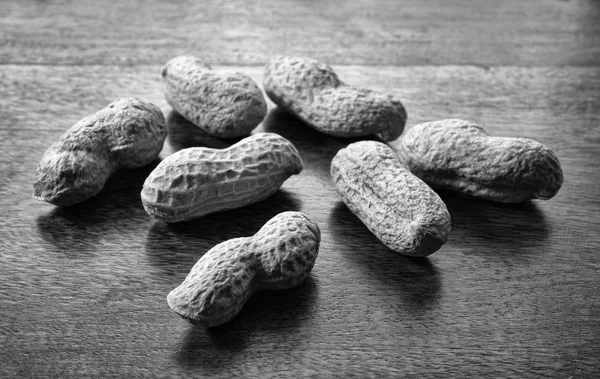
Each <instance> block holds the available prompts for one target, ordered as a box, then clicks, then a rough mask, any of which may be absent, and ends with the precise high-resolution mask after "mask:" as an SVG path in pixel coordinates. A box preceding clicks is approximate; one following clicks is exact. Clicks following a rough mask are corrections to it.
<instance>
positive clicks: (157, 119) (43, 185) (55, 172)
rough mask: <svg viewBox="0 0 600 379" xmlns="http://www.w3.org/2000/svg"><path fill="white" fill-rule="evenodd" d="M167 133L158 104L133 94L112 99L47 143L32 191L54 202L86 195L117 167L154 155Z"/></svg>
mask: <svg viewBox="0 0 600 379" xmlns="http://www.w3.org/2000/svg"><path fill="white" fill-rule="evenodd" d="M166 136H167V129H166V126H165V119H164V117H163V114H162V112H161V110H160V109H159V108H158V107H157V106H155V105H153V104H151V103H148V102H144V101H142V100H139V99H134V98H123V99H119V100H117V101H114V102H113V103H111V104H109V105H108V106H107V107H106V108H104V109H102V110H100V111H98V112H97V113H95V114H93V115H91V116H88V117H85V118H83V119H82V120H80V121H79V122H77V123H76V124H75V125H73V126H72V127H71V128H70V129H69V130H67V131H66V132H65V134H63V135H62V136H61V137H60V138H59V139H58V140H57V141H56V142H54V143H53V144H52V145H51V146H50V147H49V148H48V150H47V151H46V153H45V154H44V156H43V157H42V159H41V161H40V163H39V165H38V168H37V172H36V177H35V181H34V183H33V190H34V192H33V196H34V198H35V199H38V200H43V201H47V202H49V203H51V204H55V205H59V206H68V205H72V204H76V203H79V202H81V201H84V200H86V199H89V198H91V197H93V196H95V195H96V194H98V192H100V191H101V190H102V188H103V187H104V184H105V183H106V181H107V180H108V178H109V177H110V175H111V174H112V173H113V172H114V171H116V170H117V169H120V168H125V169H133V168H140V167H143V166H146V165H148V164H150V163H151V162H152V161H154V160H155V159H156V158H157V157H158V154H159V153H160V151H161V149H162V147H163V142H164V140H165V138H166Z"/></svg>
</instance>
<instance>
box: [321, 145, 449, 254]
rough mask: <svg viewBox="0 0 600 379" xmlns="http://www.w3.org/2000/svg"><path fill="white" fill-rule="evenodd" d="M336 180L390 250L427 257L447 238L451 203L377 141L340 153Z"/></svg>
mask: <svg viewBox="0 0 600 379" xmlns="http://www.w3.org/2000/svg"><path fill="white" fill-rule="evenodd" d="M331 177H332V179H333V182H334V184H335V187H336V189H337V191H338V193H339V194H340V196H341V198H342V200H343V202H344V203H345V204H346V205H347V206H348V208H349V209H350V210H351V211H352V213H354V214H355V215H356V216H357V217H358V218H359V219H360V220H361V221H362V222H363V223H364V224H365V226H366V227H367V228H368V229H369V230H370V231H371V233H373V234H374V235H375V236H376V237H377V238H378V239H379V240H380V241H381V242H383V243H384V244H385V245H386V246H387V247H389V248H390V249H392V250H395V251H397V252H399V253H401V254H404V255H410V256H419V257H424V256H427V255H430V254H432V253H434V252H435V251H437V250H438V249H439V248H440V247H441V246H442V245H443V244H444V243H446V241H447V239H448V234H449V233H450V227H451V222H450V214H449V213H448V209H447V208H446V204H444V202H443V201H442V199H440V197H439V196H438V195H437V194H436V193H435V192H434V191H433V190H432V189H431V188H430V187H429V186H428V185H427V184H425V183H424V182H423V181H422V180H421V179H419V178H417V177H416V176H414V175H413V174H412V173H411V172H410V170H408V168H406V167H405V166H404V165H402V163H401V162H400V161H399V160H398V157H397V156H396V154H395V153H394V151H393V150H392V149H391V148H390V147H389V146H387V145H385V144H383V143H381V142H376V141H361V142H356V143H352V144H350V145H348V146H347V147H346V148H344V149H341V150H339V151H338V153H337V154H336V156H335V157H334V158H333V160H332V162H331Z"/></svg>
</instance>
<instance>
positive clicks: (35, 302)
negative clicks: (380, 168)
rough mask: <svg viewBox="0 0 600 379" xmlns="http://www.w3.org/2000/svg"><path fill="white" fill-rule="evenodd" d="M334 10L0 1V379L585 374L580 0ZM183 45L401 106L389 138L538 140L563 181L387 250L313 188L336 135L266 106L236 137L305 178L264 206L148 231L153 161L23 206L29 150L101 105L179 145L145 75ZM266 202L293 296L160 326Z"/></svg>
mask: <svg viewBox="0 0 600 379" xmlns="http://www.w3.org/2000/svg"><path fill="white" fill-rule="evenodd" d="M349 3H350V2H348V3H346V2H344V3H342V2H333V1H325V2H319V1H293V0H284V1H281V2H276V3H275V2H268V3H267V2H258V1H241V0H240V1H228V2H220V1H208V2H193V1H183V2H178V3H177V4H175V2H172V3H170V2H162V1H158V0H152V1H146V2H129V1H125V0H121V1H116V2H110V3H109V2H101V1H92V0H89V1H68V2H62V1H61V2H59V1H54V0H48V1H22V0H0V136H1V138H0V151H2V154H0V209H1V210H2V211H1V212H0V377H3V378H11V377H27V378H28V377H60V378H66V377H77V378H79V377H146V376H150V377H163V376H175V377H177V376H188V377H189V376H202V375H204V376H208V377H233V376H244V377H261V378H263V377H303V376H307V377H334V376H335V377H398V376H411V377H466V376H469V377H538V376H546V377H561V378H569V377H573V378H585V377H593V376H595V375H598V374H600V363H599V360H600V250H599V249H600V237H599V231H600V216H599V214H600V200H599V199H600V186H599V184H600V182H599V180H598V179H599V175H600V174H599V165H600V2H598V1H594V0H587V1H586V0H573V1H558V0H548V1H530V2H522V1H518V0H508V1H503V2H497V1H492V0H488V1H481V2H473V1H467V0H462V1H452V2H449V1H443V0H432V1H425V2H423V1H417V0H408V1H403V2H397V1H383V0H378V1H367V0H365V1H354V2H351V4H349ZM109 4H110V5H109ZM184 53H185V54H193V55H196V56H200V57H203V58H205V59H206V60H207V61H208V62H211V63H212V64H213V65H214V68H215V69H216V70H219V71H221V70H223V71H225V70H236V71H241V72H245V73H247V74H249V75H251V76H252V77H253V78H254V79H255V80H256V81H257V82H258V83H262V69H263V65H264V63H265V62H266V61H267V60H268V59H269V58H270V57H272V56H274V55H276V54H286V55H305V56H311V57H314V58H318V59H320V60H323V61H325V62H327V63H330V64H331V65H332V66H333V67H334V68H335V69H336V71H337V72H338V74H339V75H340V77H341V78H342V79H343V80H344V81H346V82H348V83H351V84H354V85H357V86H363V87H367V88H371V89H374V90H377V91H381V92H384V93H390V94H393V95H396V96H398V97H400V98H401V99H402V100H403V102H404V105H405V106H406V109H407V111H408V115H409V118H408V123H407V127H410V126H413V125H415V124H418V123H420V122H425V121H430V120H436V119H442V118H464V119H468V120H472V121H475V122H477V123H478V124H480V125H481V126H483V127H484V128H485V129H486V130H488V131H489V132H490V134H492V135H495V136H515V137H526V138H532V139H535V140H537V141H539V142H542V143H544V144H545V145H547V146H548V147H550V148H551V149H552V150H553V151H554V152H555V153H556V155H557V156H558V157H559V159H560V161H561V163H562V167H563V170H564V175H565V182H564V185H563V187H562V189H561V190H560V192H559V193H558V195H557V196H556V197H554V198H553V199H551V200H548V201H533V202H531V203H526V204H520V205H501V204H495V203H490V202H485V201H479V200H474V199H469V198H464V197H461V196H458V195H455V194H452V193H446V192H443V193H440V194H441V196H442V198H443V200H444V201H445V202H446V204H447V206H448V209H449V211H450V213H451V216H452V232H451V235H450V239H449V241H448V242H447V243H446V244H445V245H444V246H443V247H442V248H441V249H440V250H439V251H438V252H436V253H435V254H433V255H432V256H430V257H429V258H425V259H411V258H407V257H404V256H401V255H399V254H398V253H395V252H393V251H391V250H389V249H388V248H386V247H385V246H384V245H382V244H381V243H380V242H379V241H378V240H377V239H376V238H375V237H374V236H373V235H372V234H371V233H370V232H369V231H368V230H367V229H366V227H365V226H364V225H363V224H362V223H361V222H360V221H359V220H358V219H357V218H356V217H355V216H354V215H353V214H352V213H351V212H350V211H349V210H348V209H347V208H346V206H345V205H343V203H342V202H341V200H340V198H339V196H338V195H337V193H336V191H335V188H334V187H333V185H332V183H331V180H330V177H329V162H330V160H331V158H332V157H333V156H334V155H335V153H336V152H337V150H338V149H340V148H342V147H344V146H345V145H347V144H348V143H349V142H351V141H348V140H342V139H337V138H333V137H328V136H325V135H323V134H320V133H318V132H316V131H313V130H312V129H309V128H308V127H307V126H306V125H304V124H302V123H301V122H299V121H298V120H296V119H294V118H293V117H291V116H289V115H287V114H285V113H284V112H281V111H280V110H278V109H276V108H275V106H274V105H273V104H272V103H270V112H269V114H268V116H267V118H266V119H265V121H264V122H263V123H262V125H261V126H259V128H258V129H257V130H256V131H255V132H258V131H265V130H266V131H273V132H276V133H280V134H281V135H283V136H284V137H286V138H288V139H290V140H291V141H292V142H293V143H294V144H295V145H296V146H297V147H298V149H299V150H300V153H301V155H302V158H303V160H304V163H305V169H304V171H303V172H302V173H301V174H300V175H297V176H294V177H292V178H290V179H289V180H288V181H287V182H285V184H284V185H283V187H282V189H281V190H280V191H279V192H277V193H276V194H275V195H274V196H272V197H271V198H269V199H267V200H265V201H263V202H261V203H258V204H255V205H251V206H248V207H245V208H242V209H239V210H235V211H229V212H223V213H218V214H214V215H210V216H206V217H203V218H200V219H198V220H195V221H192V222H187V223H181V224H175V225H166V224H164V223H162V222H160V221H156V220H154V219H152V218H151V217H150V216H149V215H147V214H146V212H145V211H144V209H143V208H142V205H141V203H140V199H139V193H140V189H141V185H142V183H143V181H144V179H145V177H146V175H148V173H149V172H150V170H151V169H152V166H151V167H149V168H146V169H142V170H138V171H136V172H134V173H119V174H117V175H116V177H115V178H113V179H112V180H111V181H110V182H109V183H108V184H107V186H106V189H105V190H104V191H103V192H102V193H101V194H100V195H98V196H97V197H95V198H93V199H91V200H89V201H87V202H84V203H82V204H80V205H77V206H74V207H70V208H57V207H54V206H52V205H49V204H46V203H42V202H37V201H35V200H33V199H32V195H31V194H32V182H33V178H34V175H35V170H36V166H37V164H38V162H39V160H40V158H41V156H42V155H43V153H44V151H45V150H46V148H47V147H48V146H49V145H50V144H51V143H52V141H54V140H55V139H57V138H58V137H59V136H60V135H61V134H62V133H63V132H64V131H65V130H66V129H67V128H68V127H70V126H71V125H73V124H74V123H75V122H77V121H78V120H79V119H81V118H82V117H84V116H86V115H89V114H91V113H94V112H95V111H97V110H99V109H101V108H103V107H104V106H106V105H107V104H108V103H109V102H111V101H113V100H115V99H117V98H119V97H126V96H134V97H139V98H142V99H145V100H148V101H151V102H153V103H155V104H157V105H158V106H159V107H161V109H162V110H163V112H164V113H165V115H166V116H167V117H168V119H169V126H170V128H171V130H172V131H173V130H181V129H182V128H183V129H185V128H186V123H185V122H184V120H182V119H181V118H178V117H176V115H173V114H172V113H171V110H170V108H169V106H168V105H167V103H166V101H165V99H164V96H163V93H162V86H161V78H160V75H159V71H160V68H161V66H162V65H163V64H164V63H166V61H167V60H169V59H170V58H172V57H174V56H177V55H180V54H184ZM179 142H181V141H179ZM184 142H185V141H184ZM196 142H198V141H196ZM187 144H188V145H189V144H190V142H189V141H188V142H187ZM184 145H185V143H184V144H182V143H170V144H167V145H165V149H164V151H163V153H162V154H161V157H165V156H166V155H168V154H169V153H171V152H173V151H174V150H177V149H179V148H182V147H183V146H184ZM391 145H392V146H394V143H393V142H392V143H391ZM285 210H299V211H302V212H305V213H307V214H309V215H310V216H312V217H313V218H314V219H315V220H316V222H317V223H318V224H319V226H320V228H321V231H322V243H321V248H320V253H319V256H318V259H317V262H316V265H315V267H314V270H313V272H312V274H311V275H310V277H309V278H308V280H306V282H304V283H303V284H301V285H300V286H298V287H296V288H294V289H290V290H285V291H279V292H277V291H274V292H264V293H257V294H255V295H254V296H252V297H251V299H250V301H249V302H248V303H247V304H246V306H245V307H244V308H243V310H242V311H241V313H240V314H239V315H238V317H236V318H235V319H233V320H232V321H231V322H229V323H227V324H224V325H222V326H219V327H215V328H210V329H205V328H201V327H193V326H191V325H189V324H187V323H185V322H184V321H183V320H182V319H181V318H180V317H179V316H177V315H176V314H175V313H174V312H173V311H171V310H170V308H169V307H168V305H167V302H166V295H167V293H168V292H169V291H170V290H171V289H173V288H174V287H175V286H177V285H178V284H179V283H180V282H181V281H182V280H183V278H184V277H185V276H186V274H187V273H188V271H189V270H190V268H191V267H192V265H193V264H194V263H195V262H196V261H197V260H198V259H199V258H200V257H201V256H202V255H203V254H204V253H205V252H206V251H207V250H208V249H209V248H211V247H212V246H214V245H215V244H217V243H219V242H221V241H224V240H226V239H230V238H234V237H239V236H248V235H251V234H254V233H255V232H256V231H257V230H258V229H259V228H260V227H261V226H262V224H264V223H265V222H266V221H267V220H268V219H270V218H271V217H273V216H274V215H276V214H277V213H279V212H282V211H285Z"/></svg>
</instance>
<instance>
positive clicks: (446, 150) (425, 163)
mask: <svg viewBox="0 0 600 379" xmlns="http://www.w3.org/2000/svg"><path fill="white" fill-rule="evenodd" d="M397 154H398V156H399V157H400V159H401V160H402V161H403V162H404V164H405V165H406V166H408V168H410V170H411V171H412V172H413V173H414V174H415V175H417V176H418V177H420V178H421V179H423V181H425V182H426V183H428V184H429V185H430V186H432V187H433V188H440V189H449V190H453V191H458V192H461V193H463V194H466V195H470V196H474V197H478V198H482V199H486V200H492V201H497V202H503V203H519V202H523V201H527V200H531V199H543V200H547V199H550V198H551V197H553V196H554V195H556V193H557V192H558V190H559V189H560V187H561V186H562V183H563V173H562V169H561V167H560V162H559V161H558V158H557V157H556V155H554V153H553V152H552V151H551V150H550V149H548V148H547V147H546V146H544V145H542V144H541V143H539V142H536V141H533V140H530V139H525V138H506V137H490V136H489V135H488V134H487V133H486V132H485V131H484V130H483V129H482V128H481V127H479V126H478V125H476V124H474V123H472V122H470V121H465V120H458V119H447V120H440V121H434V122H428V123H424V124H419V125H415V126H414V127H412V128H411V129H409V130H407V132H406V133H405V134H404V135H403V136H402V138H401V139H400V141H399V145H398V149H397Z"/></svg>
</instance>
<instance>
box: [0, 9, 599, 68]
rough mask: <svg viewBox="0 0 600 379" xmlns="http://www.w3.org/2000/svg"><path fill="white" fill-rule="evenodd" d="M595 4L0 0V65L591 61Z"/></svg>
mask: <svg viewBox="0 0 600 379" xmlns="http://www.w3.org/2000/svg"><path fill="white" fill-rule="evenodd" d="M598 17H600V5H599V3H598V2H597V1H596V0H567V1H562V0H548V1H517V0H510V1H501V2H498V1H495V0H483V1H477V3H476V4H473V2H472V1H470V0H454V1H451V2H448V1H444V0H427V1H425V3H423V1H420V0H405V1H402V2H397V1H394V0H360V1H351V2H347V1H335V0H328V1H306V0H304V1H299V0H281V1H277V2H276V3H273V2H265V1H260V0H251V1H246V0H235V1H222V0H210V1H201V2H197V1H191V0H184V1H176V2H167V1H160V0H150V1H118V2H109V3H107V2H105V1H96V0H84V1H73V0H68V1H48V0H46V1H21V0H2V1H0V30H2V33H1V34H0V63H4V64H6V63H12V64H34V63H37V64H66V65H98V64H110V65H121V66H134V65H138V64H157V63H158V62H160V63H163V64H164V63H166V62H167V61H168V60H169V59H171V58H173V57H175V56H177V55H181V54H195V55H199V56H201V57H202V58H204V59H206V61H207V62H209V63H211V64H230V65H264V64H265V63H266V62H267V60H268V59H270V58H271V57H272V56H273V55H276V54H285V55H301V56H309V57H313V58H317V59H321V60H324V61H326V62H330V63H335V64H363V65H402V66H404V65H424V64H425V65H427V64H433V65H438V64H473V65H483V66H494V65H511V64H519V65H521V64H522V65H527V66H532V65H534V66H539V65H543V66H546V65H584V66H586V65H594V64H596V63H597V62H598V60H599V59H600V50H599V49H598V46H599V45H600V37H599V36H600V25H599V23H598V22H597V21H598Z"/></svg>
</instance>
